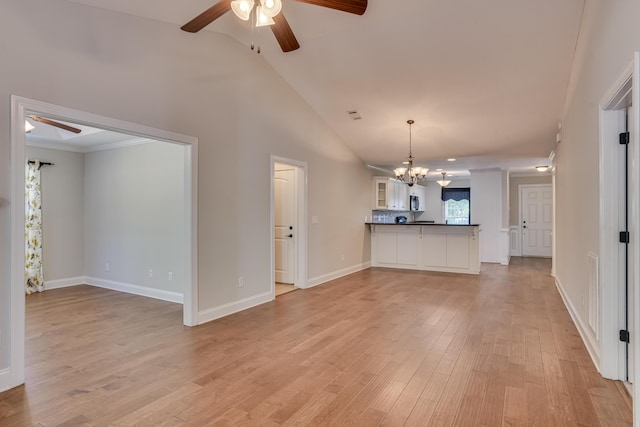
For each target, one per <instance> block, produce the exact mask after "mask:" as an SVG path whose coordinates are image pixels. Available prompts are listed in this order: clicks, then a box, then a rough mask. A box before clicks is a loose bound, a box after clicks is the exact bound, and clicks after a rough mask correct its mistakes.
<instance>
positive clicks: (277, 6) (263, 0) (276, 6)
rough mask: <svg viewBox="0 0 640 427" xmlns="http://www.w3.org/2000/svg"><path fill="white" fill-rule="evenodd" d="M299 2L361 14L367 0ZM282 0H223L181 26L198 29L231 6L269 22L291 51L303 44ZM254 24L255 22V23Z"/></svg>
mask: <svg viewBox="0 0 640 427" xmlns="http://www.w3.org/2000/svg"><path fill="white" fill-rule="evenodd" d="M295 1H298V2H300V3H308V4H314V5H316V6H322V7H327V8H329V9H335V10H339V11H342V12H348V13H353V14H356V15H362V14H364V12H365V11H366V10H367V0H295ZM281 9H282V0H220V1H219V2H218V3H216V4H214V5H213V6H211V7H210V8H209V9H207V10H205V11H204V12H202V13H201V14H200V15H198V16H196V17H195V18H193V19H192V20H191V21H189V22H187V23H186V24H184V25H183V26H182V27H181V28H182V30H184V31H187V32H190V33H197V32H198V31H200V30H201V29H203V28H204V27H206V26H207V25H209V24H210V23H212V22H213V21H215V20H216V19H218V18H219V17H221V16H222V15H224V14H225V13H227V12H228V11H229V10H233V13H235V14H236V16H237V17H238V18H240V19H242V20H244V21H247V20H249V19H251V17H252V15H254V16H255V18H254V19H255V26H256V27H263V26H270V27H271V31H272V32H273V35H274V36H275V37H276V40H278V44H280V48H282V51H283V52H291V51H292V50H296V49H298V48H299V47H300V44H299V43H298V40H297V39H296V36H295V35H294V34H293V31H292V30H291V27H290V26H289V23H288V22H287V20H286V19H285V17H284V15H283V14H282V12H281ZM252 25H253V24H252Z"/></svg>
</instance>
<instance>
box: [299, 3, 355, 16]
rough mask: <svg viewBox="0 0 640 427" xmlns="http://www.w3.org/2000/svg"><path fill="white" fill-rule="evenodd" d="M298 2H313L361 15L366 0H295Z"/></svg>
mask: <svg viewBox="0 0 640 427" xmlns="http://www.w3.org/2000/svg"><path fill="white" fill-rule="evenodd" d="M296 1H299V2H300V3H308V4H315V5H316V6H322V7H328V8H329V9H335V10H340V11H342V12H348V13H355V14H356V15H362V14H364V12H365V11H366V10H367V0H296Z"/></svg>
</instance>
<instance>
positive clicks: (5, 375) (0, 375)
mask: <svg viewBox="0 0 640 427" xmlns="http://www.w3.org/2000/svg"><path fill="white" fill-rule="evenodd" d="M13 387H15V386H14V385H13V375H12V374H11V369H9V368H4V369H0V392H3V391H5V390H9V389H10V388H13Z"/></svg>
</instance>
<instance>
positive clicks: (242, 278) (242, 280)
mask: <svg viewBox="0 0 640 427" xmlns="http://www.w3.org/2000/svg"><path fill="white" fill-rule="evenodd" d="M243 286H244V277H242V276H240V277H238V287H239V288H241V287H243Z"/></svg>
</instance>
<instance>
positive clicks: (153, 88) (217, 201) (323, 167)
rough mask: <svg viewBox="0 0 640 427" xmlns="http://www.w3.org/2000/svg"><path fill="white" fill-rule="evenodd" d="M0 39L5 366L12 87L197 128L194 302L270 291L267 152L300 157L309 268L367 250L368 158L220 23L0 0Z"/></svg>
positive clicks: (130, 117)
mask: <svg viewBox="0 0 640 427" xmlns="http://www.w3.org/2000/svg"><path fill="white" fill-rule="evenodd" d="M34 11H37V13H34ZM0 39H2V40H4V42H3V43H2V64H3V67H2V78H1V79H0V98H1V99H2V100H3V102H0V200H1V202H0V333H2V342H3V345H4V347H3V348H1V349H0V372H1V370H2V368H4V367H7V366H8V354H9V350H10V349H9V346H8V345H6V343H9V342H10V340H9V336H10V327H9V324H10V322H9V315H10V307H9V306H8V303H7V302H8V301H9V285H10V283H9V282H10V281H9V260H10V206H11V201H10V164H9V161H10V155H9V152H10V111H9V109H10V102H9V97H10V95H11V94H15V95H19V96H22V97H26V98H31V99H35V100H39V101H44V102H48V103H52V104H57V105H61V106H64V107H68V108H73V109H77V110H82V111H87V112H91V113H95V114H100V115H103V116H107V117H112V118H115V119H121V120H126V121H128V122H134V123H139V124H142V125H146V126H151V127H154V128H159V129H165V130H169V131H173V132H177V133H180V134H184V135H191V136H195V137H197V138H198V140H199V143H198V147H199V168H198V172H199V173H198V185H199V187H198V190H199V194H198V197H199V211H198V216H199V228H198V238H199V248H198V249H199V259H198V262H199V271H198V279H199V286H200V289H199V298H198V303H199V310H200V311H203V310H208V309H213V308H216V307H220V306H223V305H227V304H228V305H233V304H235V303H236V302H238V301H241V300H245V301H251V300H252V298H255V297H256V296H260V295H264V294H265V293H267V292H270V288H271V284H270V283H269V277H270V272H271V269H272V266H271V265H270V258H269V253H270V250H271V247H272V242H271V241H270V232H271V230H270V221H269V205H270V200H269V173H270V156H271V155H272V154H273V155H277V156H280V157H285V158H290V159H296V160H300V161H305V162H307V163H308V171H309V175H308V191H309V201H308V209H309V215H310V216H312V215H313V216H317V217H318V219H319V222H318V223H317V224H311V221H308V222H309V224H310V225H309V227H310V228H309V276H310V277H317V276H322V275H326V274H329V273H332V272H335V271H339V270H341V269H343V268H346V267H349V266H350V265H360V264H361V263H366V262H368V261H369V260H370V255H369V251H368V231H367V230H366V228H365V226H364V225H363V219H364V217H365V215H368V214H370V209H371V205H370V203H371V190H370V189H371V181H370V177H371V174H370V172H369V171H368V170H367V169H366V167H365V165H364V164H363V163H362V162H361V161H360V160H359V159H358V158H357V157H356V156H355V155H354V154H353V152H352V151H351V150H350V149H348V148H347V147H346V146H345V145H344V144H343V143H342V141H340V140H339V138H338V137H337V136H336V135H335V134H334V132H332V131H331V130H330V129H329V128H328V127H327V126H326V124H325V123H324V121H323V120H322V119H320V118H319V117H318V115H317V114H316V113H315V112H314V111H313V110H312V109H311V108H310V107H309V106H308V105H307V104H306V103H305V102H304V101H303V100H302V99H301V98H300V96H299V95H298V94H296V93H295V92H294V91H293V90H292V88H291V87H290V86H289V85H288V84H287V83H286V82H284V81H283V80H282V79H281V78H280V77H279V76H278V75H277V74H276V73H275V71H274V70H273V68H272V67H270V66H269V65H268V64H267V63H266V62H265V61H264V59H263V57H262V56H260V55H257V54H255V53H254V52H251V50H249V49H247V48H246V47H244V46H242V45H240V44H239V43H237V42H236V41H234V40H232V39H231V38H229V37H228V36H225V35H222V34H217V33H212V32H208V31H203V32H200V33H198V34H197V36H194V35H193V34H188V33H185V32H183V31H180V29H179V28H178V26H177V25H172V24H166V23H160V22H155V21H150V20H144V19H140V18H137V17H133V16H129V15H123V14H117V13H112V12H109V11H106V10H101V9H97V8H90V7H86V6H83V5H79V4H76V3H72V2H67V1H61V0H46V1H45V0H23V1H11V2H3V3H2V13H1V14H0ZM25 47H28V48H25ZM342 253H344V254H345V261H344V262H343V261H341V258H340V254H342ZM238 276H244V287H242V288H239V287H238Z"/></svg>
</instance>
